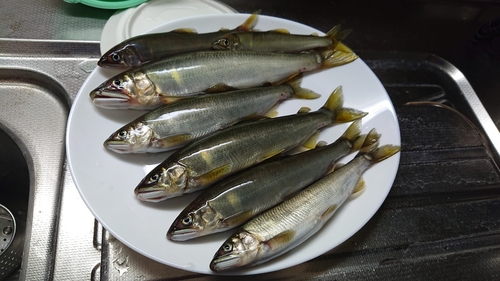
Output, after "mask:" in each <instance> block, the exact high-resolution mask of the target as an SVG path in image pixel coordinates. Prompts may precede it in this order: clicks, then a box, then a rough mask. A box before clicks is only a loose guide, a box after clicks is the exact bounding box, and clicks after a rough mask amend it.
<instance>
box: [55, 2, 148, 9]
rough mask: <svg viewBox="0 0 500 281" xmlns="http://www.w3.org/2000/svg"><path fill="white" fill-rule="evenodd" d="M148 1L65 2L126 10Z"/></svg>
mask: <svg viewBox="0 0 500 281" xmlns="http://www.w3.org/2000/svg"><path fill="white" fill-rule="evenodd" d="M146 1H147V0H64V2H67V3H71V4H76V3H81V4H84V5H87V6H91V7H95V8H100V9H114V10H116V9H125V8H130V7H135V6H137V5H139V4H141V3H144V2H146Z"/></svg>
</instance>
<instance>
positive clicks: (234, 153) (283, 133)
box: [172, 113, 331, 177]
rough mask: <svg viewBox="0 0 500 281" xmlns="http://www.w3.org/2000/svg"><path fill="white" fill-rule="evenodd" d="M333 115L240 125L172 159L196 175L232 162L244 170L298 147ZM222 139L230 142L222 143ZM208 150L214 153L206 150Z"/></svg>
mask: <svg viewBox="0 0 500 281" xmlns="http://www.w3.org/2000/svg"><path fill="white" fill-rule="evenodd" d="M330 118H331V117H330V116H329V115H328V114H324V113H311V114H308V115H307V116H297V115H291V116H285V117H282V118H280V119H277V118H275V119H266V120H262V121H257V122H255V123H247V124H243V125H240V126H238V125H236V126H233V127H230V128H228V129H226V130H225V131H224V132H221V134H217V135H216V136H215V137H212V138H209V139H208V140H207V139H203V141H202V142H201V141H200V142H199V143H195V144H193V145H192V146H190V147H189V149H188V150H181V152H180V153H179V155H180V157H179V158H175V157H174V158H173V159H172V160H173V161H176V162H178V163H180V164H182V165H184V166H186V167H190V173H191V176H192V177H198V176H201V175H204V174H206V173H208V172H210V171H211V170H212V169H213V167H220V166H224V165H227V164H229V163H231V166H232V167H231V169H232V170H234V171H237V170H241V169H242V168H244V167H248V166H250V165H253V164H255V163H257V162H260V161H262V160H265V159H266V158H267V157H268V156H272V155H275V154H277V153H278V152H282V151H284V150H288V149H291V148H293V147H295V146H298V145H299V144H301V143H302V142H304V141H305V140H306V139H307V138H308V137H310V136H311V135H312V134H313V133H314V132H315V131H316V130H317V129H318V128H321V127H323V126H325V125H327V124H329V123H330V122H331V119H330ZM248 132H254V133H251V134H249V133H248ZM270 136H272V137H270ZM221 139H224V140H226V141H225V142H221V141H220V140H221ZM208 151H209V152H210V154H209V155H210V156H207V154H206V153H204V152H208Z"/></svg>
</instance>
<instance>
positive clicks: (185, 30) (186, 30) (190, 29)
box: [172, 27, 198, 33]
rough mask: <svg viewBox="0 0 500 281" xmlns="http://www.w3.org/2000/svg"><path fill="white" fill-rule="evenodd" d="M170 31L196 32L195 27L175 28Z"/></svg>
mask: <svg viewBox="0 0 500 281" xmlns="http://www.w3.org/2000/svg"><path fill="white" fill-rule="evenodd" d="M172 32H177V33H198V32H197V31H196V29H194V28H187V27H186V28H177V29H174V30H172Z"/></svg>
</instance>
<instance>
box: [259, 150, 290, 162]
mask: <svg viewBox="0 0 500 281" xmlns="http://www.w3.org/2000/svg"><path fill="white" fill-rule="evenodd" d="M283 151H285V150H284V149H280V150H274V151H271V152H269V153H268V154H266V155H264V156H263V157H262V161H264V160H266V159H269V158H271V157H273V156H276V155H278V154H280V153H282V152H283Z"/></svg>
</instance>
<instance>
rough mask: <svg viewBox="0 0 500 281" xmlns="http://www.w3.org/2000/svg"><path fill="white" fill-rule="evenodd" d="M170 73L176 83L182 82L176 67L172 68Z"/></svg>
mask: <svg viewBox="0 0 500 281" xmlns="http://www.w3.org/2000/svg"><path fill="white" fill-rule="evenodd" d="M171 73H172V74H171V75H172V78H174V80H175V82H176V83H177V84H181V83H182V77H181V74H180V73H179V71H178V70H177V69H174V70H172V72H171Z"/></svg>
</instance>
